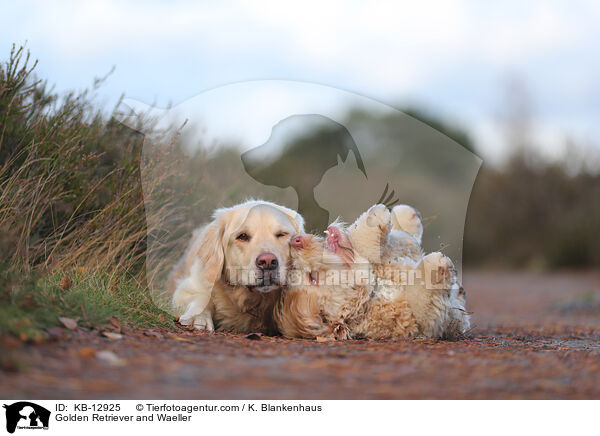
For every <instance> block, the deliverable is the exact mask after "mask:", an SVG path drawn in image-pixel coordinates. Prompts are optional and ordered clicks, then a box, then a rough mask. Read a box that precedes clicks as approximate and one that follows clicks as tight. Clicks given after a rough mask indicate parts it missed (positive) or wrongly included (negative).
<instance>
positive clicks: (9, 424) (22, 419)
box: [3, 401, 50, 433]
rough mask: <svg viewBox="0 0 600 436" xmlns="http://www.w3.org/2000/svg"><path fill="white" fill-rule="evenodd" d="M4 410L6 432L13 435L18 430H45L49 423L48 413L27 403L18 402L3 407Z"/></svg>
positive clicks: (35, 405) (38, 406) (42, 408)
mask: <svg viewBox="0 0 600 436" xmlns="http://www.w3.org/2000/svg"><path fill="white" fill-rule="evenodd" d="M3 407H4V408H5V409H6V431H8V432H9V433H14V432H15V430H16V429H19V430H37V429H41V430H47V429H48V424H49V422H50V411H49V410H48V409H46V408H44V407H42V406H40V405H37V404H35V403H30V402H29V401H19V402H17V403H13V404H11V405H6V404H5V405H4V406H3Z"/></svg>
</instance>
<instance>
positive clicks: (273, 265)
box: [256, 253, 279, 271]
mask: <svg viewBox="0 0 600 436" xmlns="http://www.w3.org/2000/svg"><path fill="white" fill-rule="evenodd" d="M256 266H257V267H258V269H261V270H263V271H264V270H272V269H277V267H278V266H279V262H278V261H277V257H276V256H275V255H274V254H273V253H262V254H261V255H259V256H258V257H257V258H256Z"/></svg>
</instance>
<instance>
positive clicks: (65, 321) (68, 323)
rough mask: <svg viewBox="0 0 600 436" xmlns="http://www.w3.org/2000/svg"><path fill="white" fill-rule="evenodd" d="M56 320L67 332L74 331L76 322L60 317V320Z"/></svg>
mask: <svg viewBox="0 0 600 436" xmlns="http://www.w3.org/2000/svg"><path fill="white" fill-rule="evenodd" d="M58 320H59V321H60V322H61V323H62V325H64V326H65V327H66V328H68V329H69V330H75V329H76V328H77V321H75V320H74V319H71V318H65V317H64V316H61V317H60V318H58Z"/></svg>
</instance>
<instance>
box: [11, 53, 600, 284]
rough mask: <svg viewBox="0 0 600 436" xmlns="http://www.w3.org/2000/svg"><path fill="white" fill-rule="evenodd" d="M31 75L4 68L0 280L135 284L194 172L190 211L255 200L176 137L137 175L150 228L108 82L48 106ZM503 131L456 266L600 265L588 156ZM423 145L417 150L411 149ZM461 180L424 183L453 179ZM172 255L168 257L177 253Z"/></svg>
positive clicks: (598, 210) (167, 138)
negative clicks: (148, 182)
mask: <svg viewBox="0 0 600 436" xmlns="http://www.w3.org/2000/svg"><path fill="white" fill-rule="evenodd" d="M34 68H35V63H34V62H32V61H31V60H30V58H29V54H28V53H27V52H26V51H25V50H24V49H23V48H18V47H15V48H14V49H13V51H12V52H11V53H10V55H9V56H8V59H7V60H6V61H5V62H4V63H3V64H2V65H1V66H0V263H1V264H2V265H3V269H4V270H6V271H7V270H11V271H15V270H24V271H36V270H38V271H42V270H43V271H47V270H56V269H68V268H72V267H79V268H95V269H98V270H102V271H103V273H106V272H107V271H108V272H109V274H110V272H112V273H113V274H115V275H129V276H130V277H136V280H139V283H143V280H144V278H143V277H144V276H143V269H144V268H143V267H144V262H145V253H146V249H147V238H148V235H150V236H152V237H156V235H154V236H153V232H160V231H161V230H160V229H158V227H159V226H157V228H156V229H155V228H154V226H153V222H152V219H154V220H157V222H158V221H160V220H163V221H164V220H172V221H173V222H179V224H180V226H179V227H178V228H179V229H180V230H179V232H181V234H184V233H185V232H189V231H190V230H191V227H193V225H195V224H196V223H195V222H194V221H193V220H188V216H187V215H186V214H184V213H180V212H181V210H180V207H182V206H181V205H183V204H188V205H189V204H190V202H189V199H186V198H185V197H186V196H188V195H190V194H191V193H194V194H195V195H196V194H197V192H195V190H197V184H195V183H192V182H185V181H181V180H179V179H178V178H177V177H176V175H177V174H178V173H179V172H180V171H181V168H183V167H188V168H196V169H198V168H201V169H203V170H201V171H198V174H199V177H203V178H204V180H206V181H210V183H208V182H207V183H205V184H204V186H203V189H204V190H205V191H204V192H203V193H202V195H201V196H199V197H198V196H197V195H196V196H195V200H194V203H193V205H195V206H196V207H197V208H198V209H197V211H199V210H202V213H198V214H197V215H198V216H201V215H203V214H204V213H206V211H207V210H211V209H212V208H213V207H214V206H216V205H218V204H223V202H227V201H228V200H233V199H237V198H241V197H242V196H244V197H245V196H251V195H252V187H251V186H250V187H248V185H245V184H244V183H245V182H244V183H241V184H236V183H233V184H230V185H231V186H228V189H226V190H225V192H223V189H222V188H223V185H224V184H228V183H230V181H229V180H228V177H227V176H228V174H231V173H234V174H235V173H238V171H239V168H236V169H232V170H231V171H232V172H231V173H230V172H229V170H228V169H227V168H225V169H223V168H222V167H221V166H219V165H218V162H223V165H226V164H225V162H232V161H235V159H231V156H230V155H233V154H235V153H238V152H237V150H236V149H235V148H233V147H230V148H224V149H223V148H221V149H219V151H218V152H215V150H214V149H210V148H204V149H202V150H200V151H198V152H197V153H196V154H195V155H194V156H192V157H190V156H186V155H185V153H183V152H182V151H181V150H180V149H179V148H178V146H177V145H176V143H177V140H176V138H177V135H178V132H177V129H174V130H173V131H171V132H165V133H164V134H163V136H162V137H160V138H155V139H156V143H157V144H163V145H164V144H168V146H167V147H163V152H164V153H170V154H171V156H169V158H168V159H161V160H158V161H156V162H147V163H146V165H145V168H147V170H148V171H153V172H154V173H155V174H156V175H157V176H156V178H155V180H156V181H155V184H154V185H153V186H150V187H145V189H152V190H155V195H154V196H153V197H154V198H162V199H163V200H164V201H162V202H161V204H160V207H154V210H157V211H159V213H158V214H154V216H153V218H151V219H150V220H149V222H148V223H147V222H146V217H145V208H146V207H147V206H148V205H147V204H146V205H145V204H144V195H143V192H142V184H141V177H140V159H143V158H144V157H143V156H142V141H143V137H142V135H141V134H140V133H138V132H137V131H135V130H131V129H129V128H126V127H125V126H123V125H122V124H121V123H119V122H117V121H116V120H115V118H114V113H109V114H107V113H105V112H104V111H103V110H101V109H100V108H99V107H98V106H97V105H96V103H95V100H94V95H95V94H94V93H95V91H96V89H97V87H98V86H101V84H102V82H103V80H104V79H97V80H96V81H95V82H94V85H93V86H92V87H91V89H90V90H88V91H83V92H73V93H69V94H67V95H57V94H56V93H54V92H52V90H50V89H49V88H48V86H47V83H46V82H44V81H41V80H39V79H37V78H36V76H35V72H34ZM506 110H507V113H510V111H511V108H506ZM404 112H405V113H406V114H408V115H410V116H412V117H414V118H416V119H418V120H420V121H422V122H424V123H425V124H428V125H430V126H432V127H433V128H435V129H436V130H437V131H439V132H441V133H443V134H444V135H446V136H448V137H449V138H451V139H452V140H454V141H456V142H458V143H460V144H461V145H463V146H464V147H465V148H467V149H468V150H471V151H473V152H475V153H477V145H476V144H474V143H473V142H472V140H471V139H470V136H469V133H468V128H464V127H462V126H458V125H453V124H452V123H451V122H448V121H445V120H443V119H441V118H438V117H436V116H435V115H433V114H432V113H430V112H426V111H423V110H420V109H418V108H416V107H411V108H405V109H404ZM517 112H518V111H517ZM516 118H518V117H516ZM507 119H509V120H510V117H508V118H507ZM148 122H151V121H148ZM348 122H352V123H363V124H364V125H368V126H369V128H370V129H375V130H377V131H378V132H379V134H380V136H384V135H388V136H389V138H390V141H391V140H392V138H394V140H396V138H398V137H401V136H402V134H403V132H402V131H399V129H400V127H399V126H401V123H400V124H399V122H398V119H395V118H394V117H379V116H376V115H373V114H368V113H364V112H361V111H360V110H355V111H351V112H350V113H349V117H348ZM505 127H506V129H505V130H506V131H507V132H508V134H507V135H506V138H507V141H510V143H507V144H506V147H507V148H508V149H510V150H511V153H510V158H509V159H507V160H506V161H505V163H504V164H501V165H500V164H499V165H495V166H488V165H485V164H484V166H483V167H482V168H481V170H480V172H479V175H478V177H477V181H476V183H475V186H474V188H473V192H472V197H471V201H470V204H469V208H468V214H467V220H466V227H465V234H464V262H465V266H466V267H478V268H482V267H489V268H491V267H494V268H518V269H542V270H543V269H550V268H592V267H597V266H599V265H600V254H599V251H598V250H597V247H598V246H600V236H599V232H598V224H599V223H600V203H599V202H598V199H599V198H600V175H599V174H598V171H597V170H598V167H597V166H594V165H591V164H590V162H598V157H597V153H596V152H594V151H593V149H591V148H585V147H583V146H580V145H577V144H570V147H569V150H570V152H569V153H568V154H566V155H565V156H564V159H562V160H553V161H550V160H548V159H545V158H543V157H541V156H540V155H538V154H536V153H534V152H533V151H532V150H533V149H532V148H531V147H529V146H528V144H527V143H526V141H525V140H524V139H523V138H525V136H524V135H523V132H522V130H523V126H522V125H520V124H518V123H516V122H515V123H514V125H512V126H511V125H510V123H506V125H505ZM511 129H512V130H511ZM140 130H142V129H141V128H140ZM430 139H431V138H427V137H423V138H421V139H420V140H419V141H413V143H412V144H413V146H414V147H418V146H419V144H420V143H421V144H427V143H428V142H429V141H430ZM215 153H216V154H215ZM315 158H317V157H315ZM166 161H168V162H170V164H169V165H168V167H167V166H165V164H164V162H166ZM238 165H242V164H241V162H238ZM456 168H459V167H458V166H457V167H453V166H452V165H450V166H448V165H445V166H444V167H440V168H435V167H433V168H430V170H431V171H433V172H435V173H444V174H445V175H448V176H449V177H450V178H452V174H453V171H454V172H455V171H457V169H456ZM182 183H183V184H186V183H187V184H188V185H187V186H182ZM211 184H212V185H211ZM381 186H382V187H383V186H384V185H383V184H382V185H381ZM248 189H249V190H248ZM396 193H397V196H398V197H399V198H400V201H402V202H404V201H406V202H410V199H404V198H403V197H402V193H401V192H400V190H397V192H396ZM375 200H376V199H375ZM156 239H157V240H160V239H161V238H160V237H156ZM171 239H173V238H171ZM174 239H176V238H174ZM163 248H164V247H163ZM180 249H181V247H179V246H176V247H170V251H171V252H174V253H175V252H178V250H180ZM11 274H12V273H11ZM7 277H8V275H7ZM11 277H12V275H11ZM3 286H4V285H3Z"/></svg>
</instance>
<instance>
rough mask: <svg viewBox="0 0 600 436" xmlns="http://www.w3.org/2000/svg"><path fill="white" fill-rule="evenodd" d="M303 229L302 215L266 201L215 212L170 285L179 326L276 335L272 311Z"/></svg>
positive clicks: (191, 243) (176, 269)
mask: <svg viewBox="0 0 600 436" xmlns="http://www.w3.org/2000/svg"><path fill="white" fill-rule="evenodd" d="M303 230H304V220H303V218H302V217H301V216H300V215H299V214H298V213H296V212H295V211H293V210H291V209H288V208H286V207H283V206H279V205H276V204H273V203H269V202H267V201H248V202H246V203H243V204H239V205H237V206H234V207H230V208H223V209H218V210H216V211H215V213H214V215H213V220H212V222H210V223H209V224H207V225H206V226H204V227H203V228H200V229H198V230H196V232H195V233H194V234H193V236H192V238H191V240H190V243H189V245H188V248H187V249H186V251H185V253H184V255H183V257H182V258H181V260H180V261H179V262H178V263H177V265H176V266H175V267H174V268H173V271H172V272H171V275H170V277H169V280H168V285H167V286H168V291H169V292H170V293H171V294H172V303H173V306H174V308H175V310H176V311H177V314H178V315H179V322H180V323H181V324H184V325H190V326H194V327H196V328H197V329H205V330H209V331H212V330H214V329H215V328H220V329H222V330H227V331H235V332H247V333H249V332H263V333H267V334H275V333H277V329H276V326H275V323H274V320H273V309H274V306H275V304H276V303H277V302H278V300H279V296H280V293H281V287H282V286H285V283H286V278H287V264H288V260H289V259H288V258H289V241H290V237H291V236H292V235H294V234H297V233H300V232H302V231H303Z"/></svg>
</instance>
